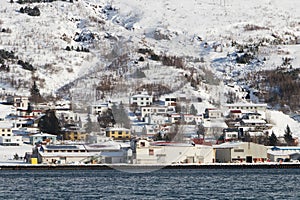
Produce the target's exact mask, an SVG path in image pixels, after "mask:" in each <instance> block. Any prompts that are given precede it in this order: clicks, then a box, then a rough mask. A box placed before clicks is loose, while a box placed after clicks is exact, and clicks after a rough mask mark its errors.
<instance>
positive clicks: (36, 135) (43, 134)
mask: <svg viewBox="0 0 300 200" xmlns="http://www.w3.org/2000/svg"><path fill="white" fill-rule="evenodd" d="M44 136H47V137H57V136H56V135H52V134H49V133H37V134H34V135H31V136H30V137H44Z"/></svg>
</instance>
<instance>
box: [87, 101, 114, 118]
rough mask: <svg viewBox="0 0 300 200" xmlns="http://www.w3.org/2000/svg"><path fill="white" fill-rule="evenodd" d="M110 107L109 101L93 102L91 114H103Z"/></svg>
mask: <svg viewBox="0 0 300 200" xmlns="http://www.w3.org/2000/svg"><path fill="white" fill-rule="evenodd" d="M109 108H110V104H109V103H98V104H93V105H92V106H91V107H90V114H92V115H101V114H102V113H103V112H106V111H107V110H108V109H109Z"/></svg>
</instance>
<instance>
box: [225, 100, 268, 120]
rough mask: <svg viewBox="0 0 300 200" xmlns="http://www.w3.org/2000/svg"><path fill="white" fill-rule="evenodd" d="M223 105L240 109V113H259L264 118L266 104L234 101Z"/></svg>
mask: <svg viewBox="0 0 300 200" xmlns="http://www.w3.org/2000/svg"><path fill="white" fill-rule="evenodd" d="M225 107H226V108H227V109H228V110H229V112H230V111H231V110H241V112H242V113H250V112H251V113H259V114H261V118H262V119H266V111H267V104H254V103H235V104H227V105H225Z"/></svg>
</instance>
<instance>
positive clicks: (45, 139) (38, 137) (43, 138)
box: [29, 133, 57, 145]
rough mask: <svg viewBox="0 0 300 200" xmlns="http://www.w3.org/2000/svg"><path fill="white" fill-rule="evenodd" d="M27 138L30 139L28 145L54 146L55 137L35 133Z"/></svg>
mask: <svg viewBox="0 0 300 200" xmlns="http://www.w3.org/2000/svg"><path fill="white" fill-rule="evenodd" d="M29 138H30V144H32V145H35V144H36V143H42V144H55V143H56V138H57V136H56V135H52V134H48V133H37V134H34V135H31V136H30V137H29Z"/></svg>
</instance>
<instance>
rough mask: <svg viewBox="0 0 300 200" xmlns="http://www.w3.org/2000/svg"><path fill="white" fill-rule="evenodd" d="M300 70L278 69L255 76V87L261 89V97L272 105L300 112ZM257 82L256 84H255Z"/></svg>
mask: <svg viewBox="0 0 300 200" xmlns="http://www.w3.org/2000/svg"><path fill="white" fill-rule="evenodd" d="M299 73H300V69H292V70H286V69H277V70H269V71H263V72H261V73H260V75H259V76H256V75H254V76H253V82H254V83H253V85H254V86H255V87H257V88H259V89H260V91H261V93H259V97H260V98H261V99H264V100H265V102H266V103H269V104H270V105H274V106H275V105H280V106H281V107H283V106H284V105H288V106H289V107H290V109H291V110H299V108H300V106H299V98H300V78H299ZM255 82H256V83H255Z"/></svg>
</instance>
